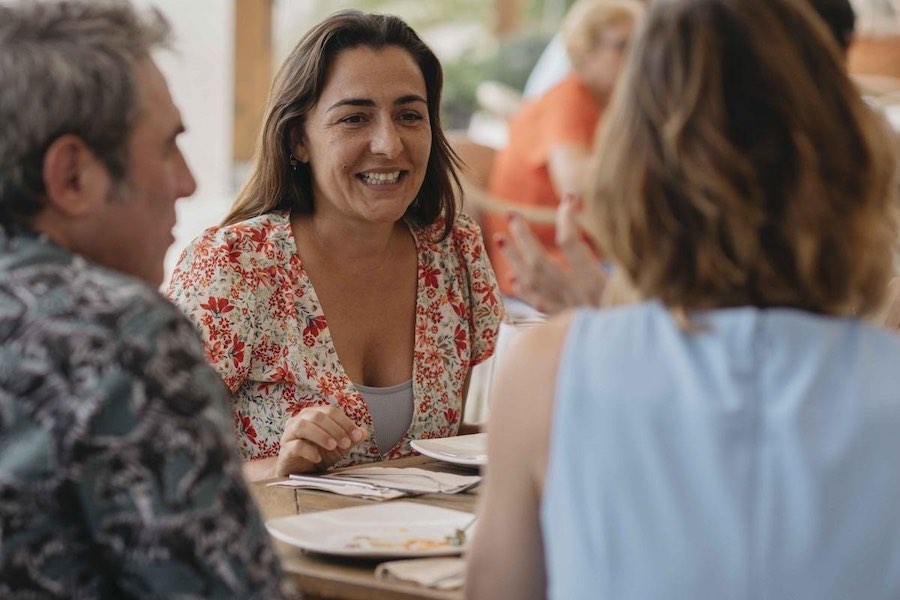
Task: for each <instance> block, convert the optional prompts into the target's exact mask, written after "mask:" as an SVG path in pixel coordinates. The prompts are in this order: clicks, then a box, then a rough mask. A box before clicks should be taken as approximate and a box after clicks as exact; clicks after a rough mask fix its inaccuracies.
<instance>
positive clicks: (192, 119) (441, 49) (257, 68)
mask: <svg viewBox="0 0 900 600" xmlns="http://www.w3.org/2000/svg"><path fill="white" fill-rule="evenodd" d="M0 1H5V0H0ZM135 1H136V2H137V3H138V4H142V5H145V6H155V7H157V8H158V9H159V10H161V11H162V12H163V13H164V14H165V15H166V16H167V17H168V18H169V20H170V21H171V22H172V25H173V27H174V29H175V34H176V45H175V48H174V52H164V53H162V54H160V55H159V56H158V57H157V59H158V62H159V64H160V67H161V68H162V69H163V71H164V72H165V73H166V75H167V76H168V78H169V83H170V86H171V88H172V94H173V96H174V98H175V101H176V103H177V104H178V105H179V107H180V108H181V110H182V113H183V115H184V119H185V123H186V124H187V127H188V133H187V135H186V136H185V137H184V141H183V144H182V147H183V149H184V151H185V154H186V156H187V158H188V160H189V162H190V165H191V167H192V168H193V170H194V173H195V176H196V178H197V182H198V190H197V193H196V195H195V196H194V197H192V198H190V199H187V200H185V201H182V202H181V203H180V206H179V225H178V228H177V229H176V242H175V244H174V245H173V246H172V249H171V250H170V252H169V255H168V257H167V260H166V264H167V272H171V268H172V267H173V265H174V263H175V262H176V260H177V257H178V255H179V254H180V252H181V250H182V249H183V248H184V246H185V245H186V244H187V243H188V242H190V241H191V240H192V239H193V238H194V237H196V236H197V235H198V234H199V233H200V232H202V231H203V229H205V228H206V227H209V226H210V225H214V224H216V223H217V222H219V220H220V219H221V218H222V217H223V216H224V214H225V212H226V211H227V209H228V207H229V205H230V204H231V202H232V200H233V199H234V197H235V194H236V192H237V190H238V188H239V187H240V185H241V184H242V182H243V180H244V178H245V177H246V174H247V168H248V164H249V161H250V159H251V158H252V155H253V151H254V148H255V144H256V138H257V135H258V132H259V128H260V124H261V120H262V112H263V107H264V105H265V101H266V97H267V95H268V91H269V86H270V82H271V79H272V76H273V74H274V73H275V71H276V69H277V68H278V66H279V65H280V63H281V61H282V60H283V59H284V57H285V56H286V55H287V54H288V53H289V52H290V50H291V49H292V48H293V46H294V45H295V44H296V43H297V41H298V40H299V39H300V37H301V36H302V35H303V34H304V33H305V32H306V31H307V29H309V28H310V27H311V26H312V25H313V24H314V23H316V22H318V21H320V20H321V19H322V18H324V17H325V16H327V15H328V14H330V13H332V12H334V11H335V10H338V9H341V8H359V9H361V10H366V11H371V12H384V13H392V14H396V15H399V16H400V17H402V18H404V19H405V20H406V21H407V22H408V23H409V24H410V25H412V26H413V28H415V29H416V31H418V32H419V34H420V35H421V36H422V37H423V38H424V39H425V41H426V42H427V43H428V44H429V45H431V46H432V48H433V49H434V51H435V53H436V54H437V55H438V57H439V58H440V59H441V61H442V63H443V65H444V72H445V87H444V96H443V105H442V120H443V124H444V128H445V129H447V130H457V131H460V132H464V134H465V136H466V138H467V139H470V140H473V141H475V142H477V143H478V144H481V145H485V146H488V147H493V148H499V147H501V146H503V145H504V143H505V139H506V138H505V135H506V129H505V127H506V118H507V117H508V116H509V115H510V114H511V113H512V112H513V111H515V109H516V108H517V107H518V105H519V102H520V101H521V98H522V93H523V90H524V89H525V83H526V81H527V79H528V77H529V74H530V73H531V72H532V69H533V68H534V65H535V63H536V62H537V60H538V58H539V57H540V55H541V53H542V51H543V50H544V48H545V46H546V45H547V43H548V42H549V40H550V39H551V38H552V36H553V34H554V32H555V31H556V30H557V29H558V27H559V24H560V23H561V21H562V19H563V17H564V15H565V13H566V11H567V10H568V9H569V7H570V6H571V5H572V4H573V3H574V0H191V1H190V2H185V1H184V0H135ZM852 3H853V5H854V8H855V9H856V12H857V17H858V18H857V38H856V41H855V42H854V44H853V46H852V47H851V51H850V57H849V66H850V70H851V72H853V73H854V75H856V76H857V77H858V80H860V79H859V78H860V77H861V78H864V80H865V86H864V87H865V88H867V89H868V90H869V93H870V94H872V95H873V97H874V95H877V94H881V96H880V97H881V98H883V99H886V100H885V101H883V102H881V105H882V106H884V107H887V111H886V116H887V117H888V118H889V119H890V120H891V121H893V122H894V126H895V127H897V128H898V129H900V91H897V90H898V87H897V82H898V81H900V0H852ZM560 68H565V66H562V67H560V66H558V65H557V66H551V67H549V69H542V70H543V71H544V72H545V73H546V72H547V71H552V70H553V69H556V70H559V69H560ZM885 75H888V77H885ZM890 110H893V111H894V112H893V113H892V112H890Z"/></svg>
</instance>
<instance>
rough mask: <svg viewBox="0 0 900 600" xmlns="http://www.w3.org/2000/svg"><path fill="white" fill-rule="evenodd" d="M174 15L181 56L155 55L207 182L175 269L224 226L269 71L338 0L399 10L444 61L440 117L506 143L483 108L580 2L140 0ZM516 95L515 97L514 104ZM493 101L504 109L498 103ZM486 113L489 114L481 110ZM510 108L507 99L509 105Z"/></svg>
mask: <svg viewBox="0 0 900 600" xmlns="http://www.w3.org/2000/svg"><path fill="white" fill-rule="evenodd" d="M137 2H138V3H139V4H143V5H146V6H155V7H157V8H158V9H159V10H161V11H162V12H163V13H164V14H165V15H166V16H167V17H168V19H169V20H170V21H171V23H172V25H173V27H174V29H175V35H176V45H175V48H174V51H173V52H163V53H161V54H160V55H159V56H157V60H158V62H159V64H160V67H161V68H162V69H163V71H164V72H165V73H166V75H167V76H168V78H169V84H170V87H171V89H172V95H173V97H174V98H175V101H176V103H177V104H178V106H179V107H180V108H181V111H182V114H183V116H184V120H185V123H186V124H187V127H188V132H187V134H186V135H185V136H184V141H183V144H182V147H183V150H184V152H185V154H186V155H187V158H188V161H189V162H190V165H191V167H192V169H193V170H194V174H195V176H196V178H197V182H198V190H197V193H196V194H195V195H194V196H193V197H192V198H189V199H187V200H184V201H182V202H181V203H180V206H179V225H178V228H177V230H176V242H175V244H174V245H173V246H172V249H171V250H170V252H169V256H168V257H167V260H166V263H167V269H168V270H167V272H171V268H172V267H173V265H174V263H175V262H176V261H177V258H178V255H179V254H180V252H181V250H182V249H183V248H184V246H185V245H186V244H187V243H188V242H190V241H191V240H192V239H193V238H194V237H196V236H197V235H198V234H199V233H200V232H202V231H203V229H205V228H206V227H209V226H210V225H214V224H216V223H217V222H218V221H219V220H220V219H221V218H222V216H224V214H225V212H226V211H227V209H228V206H229V205H230V204H231V202H232V200H233V198H234V196H235V194H236V192H237V189H238V188H239V187H240V185H241V183H242V182H243V179H244V177H245V176H246V173H247V167H248V164H249V161H250V159H251V157H252V155H253V150H254V148H255V144H256V138H257V134H258V132H259V128H260V124H261V121H262V111H263V107H264V104H265V101H266V96H267V94H268V91H269V85H270V82H271V79H272V77H273V75H274V73H275V71H276V70H277V68H278V66H279V65H280V64H281V61H282V60H283V59H284V57H285V56H287V54H288V53H289V52H290V50H291V49H292V48H293V46H294V45H295V44H296V43H297V41H298V40H299V39H300V37H301V36H302V35H303V34H304V33H305V32H306V31H307V29H309V28H310V27H311V26H312V25H313V24H314V23H316V22H318V21H320V20H321V19H322V18H324V17H325V16H327V15H329V14H331V13H332V12H334V11H336V10H339V9H341V8H358V9H361V10H365V11H371V12H384V13H391V14H396V15H399V16H400V17H402V18H403V19H405V20H406V21H407V22H408V23H409V24H410V25H412V27H413V28H414V29H416V31H417V32H418V33H419V34H420V35H421V36H422V37H423V39H424V40H425V41H426V42H427V43H428V44H429V45H431V47H432V48H433V49H434V51H435V53H436V54H437V55H438V57H439V58H440V59H441V61H442V63H443V65H444V69H445V87H444V96H443V98H444V99H443V110H442V120H443V124H444V127H445V128H446V129H459V130H467V129H469V128H470V125H471V123H472V121H473V115H474V119H475V122H476V126H475V127H474V128H473V129H474V131H475V134H476V136H477V135H480V136H481V137H482V141H483V142H484V143H487V144H490V145H495V146H499V145H502V143H503V141H504V138H503V136H504V129H503V127H504V123H503V121H502V118H501V119H499V120H498V119H497V116H496V110H487V111H485V110H483V107H480V106H479V100H478V89H479V85H480V84H482V83H483V82H485V81H490V82H498V83H499V84H500V85H499V86H498V87H494V88H491V86H490V85H489V86H488V88H487V91H486V92H485V90H484V89H482V94H481V95H482V97H484V98H486V101H487V102H488V103H489V104H498V103H500V104H502V103H503V102H504V100H505V96H504V93H505V92H506V91H507V87H506V86H508V89H510V90H514V91H516V90H517V91H518V92H521V90H522V89H523V87H524V84H525V81H526V79H527V78H528V75H529V73H530V72H531V69H532V68H533V66H534V64H535V62H536V61H537V59H538V57H539V56H540V54H541V52H542V51H543V49H544V47H545V46H546V44H547V42H548V41H549V40H550V38H551V37H552V36H553V33H554V32H555V31H556V29H557V27H558V26H559V23H560V22H561V20H562V18H563V16H564V15H565V13H566V11H567V10H568V8H569V6H571V4H572V3H573V2H574V0H192V1H191V2H184V1H183V0H137ZM515 99H516V98H515V94H513V96H512V101H513V102H515ZM493 108H496V107H493ZM480 109H481V110H480ZM500 111H501V112H502V106H501V107H500Z"/></svg>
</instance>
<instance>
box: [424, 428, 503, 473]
mask: <svg viewBox="0 0 900 600" xmlns="http://www.w3.org/2000/svg"><path fill="white" fill-rule="evenodd" d="M410 445H411V446H412V447H413V449H415V450H416V451H417V452H419V453H421V454H424V455H425V456H428V457H430V458H435V459H437V460H443V461H444V462H448V463H453V464H455V465H464V466H467V467H481V466H484V465H486V464H487V434H486V433H473V434H471V435H457V436H455V437H448V438H432V439H429V440H413V441H412V442H410Z"/></svg>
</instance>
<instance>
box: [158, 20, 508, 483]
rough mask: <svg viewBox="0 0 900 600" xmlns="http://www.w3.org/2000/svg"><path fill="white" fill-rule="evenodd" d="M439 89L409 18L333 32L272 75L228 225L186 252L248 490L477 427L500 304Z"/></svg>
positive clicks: (192, 304) (359, 23)
mask: <svg viewBox="0 0 900 600" xmlns="http://www.w3.org/2000/svg"><path fill="white" fill-rule="evenodd" d="M442 77H443V76H442V70H441V66H440V63H439V62H438V59H437V58H436V57H435V55H434V54H433V53H432V51H431V50H430V49H429V48H428V46H427V45H425V43H424V42H422V40H421V39H420V38H419V37H418V35H417V34H416V33H415V32H414V31H413V30H412V29H411V28H410V27H409V26H408V25H406V23H404V22H403V21H402V20H401V19H399V18H397V17H393V16H387V15H374V14H366V13H362V12H359V11H342V12H338V13H335V14H334V15H332V16H331V17H329V18H327V19H326V20H325V21H323V22H322V23H320V24H319V25H317V26H316V27H314V28H313V29H312V30H311V31H310V32H309V33H307V34H306V35H305V36H304V37H303V39H301V40H300V42H299V44H298V45H297V47H296V48H295V49H294V50H293V52H292V53H291V54H290V56H289V57H288V58H287V60H286V61H285V63H284V64H283V66H282V67H281V70H280V71H279V73H278V76H277V77H276V80H275V83H274V87H273V90H272V93H271V96H270V102H269V107H268V111H267V112H268V114H267V117H266V121H265V125H264V129H263V134H262V137H261V146H260V147H259V149H258V154H257V157H256V159H255V165H254V167H253V171H252V173H251V175H250V179H249V181H248V183H247V184H246V186H245V187H244V189H243V190H242V192H241V194H240V196H239V197H238V199H237V201H236V203H235V205H234V207H233V208H232V210H231V213H230V214H229V215H228V216H227V217H226V218H225V221H224V223H223V225H222V226H221V227H213V228H211V229H210V230H208V231H207V232H206V233H204V234H203V235H202V236H201V237H200V238H198V239H197V240H195V241H194V242H193V243H192V244H191V245H190V246H189V247H188V248H187V249H186V250H185V252H184V254H183V255H182V257H181V260H180V262H179V265H178V267H177V269H176V271H175V274H174V275H173V277H172V281H171V284H170V287H169V291H168V294H169V296H170V297H171V298H172V300H173V301H174V302H176V303H177V304H178V305H179V306H180V307H181V308H182V309H183V310H184V312H185V313H186V314H187V315H188V316H189V317H190V318H191V320H193V321H194V323H195V324H196V325H197V326H198V327H199V328H200V329H201V331H202V333H203V337H204V340H205V342H206V356H207V358H208V360H209V361H210V362H211V363H212V364H213V365H214V366H215V368H216V370H217V371H218V372H219V374H220V375H221V376H222V378H223V379H224V380H225V383H226V384H227V385H228V387H229V389H230V390H231V393H232V409H233V415H234V423H235V429H236V434H237V437H238V443H239V446H240V449H241V452H242V453H243V455H244V458H245V459H246V460H247V463H246V474H247V475H248V477H250V478H253V479H256V478H266V477H274V476H283V475H286V474H289V473H296V472H306V471H312V470H321V469H325V468H329V467H332V466H346V465H351V464H358V463H365V462H373V461H379V460H382V459H392V458H400V457H403V456H408V455H410V454H412V452H413V450H412V449H411V447H410V441H411V440H415V439H420V438H435V437H447V436H452V435H456V434H458V433H466V432H473V431H475V430H476V429H475V428H474V427H471V426H468V425H467V424H463V423H462V416H463V412H464V408H465V398H466V392H467V388H468V385H469V378H470V374H471V370H472V367H474V366H475V365H477V364H478V363H480V362H481V361H483V360H485V359H486V358H488V357H490V356H491V354H492V353H493V351H494V345H495V342H496V337H497V330H498V328H499V324H500V319H501V317H502V310H503V309H502V304H501V299H500V294H499V291H498V289H497V284H496V281H495V278H494V273H493V271H492V270H491V266H490V264H489V263H488V260H487V257H486V255H485V253H484V249H483V243H482V239H481V233H480V231H479V229H478V226H477V225H476V224H475V223H474V222H473V221H472V220H471V219H469V218H468V217H466V216H465V215H461V214H459V212H458V206H457V197H456V193H457V188H458V180H457V175H456V168H457V167H456V163H457V160H456V158H455V156H454V155H453V153H452V151H451V150H450V148H449V146H448V144H447V141H446V139H445V137H444V134H443V131H442V129H441V125H440V119H439V112H440V98H441V86H442ZM454 184H455V185H454Z"/></svg>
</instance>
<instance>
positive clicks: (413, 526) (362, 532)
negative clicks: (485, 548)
mask: <svg viewBox="0 0 900 600" xmlns="http://www.w3.org/2000/svg"><path fill="white" fill-rule="evenodd" d="M474 518H475V515H473V514H472V513H467V512H462V511H459V510H450V509H449V508H439V507H437V506H429V505H427V504H419V503H416V502H387V503H385V504H376V505H371V506H353V507H351V508H338V509H335V510H323V511H321V512H313V513H307V514H302V515H291V516H289V517H279V518H277V519H270V520H269V521H266V528H267V529H268V530H269V533H270V534H272V536H273V537H275V538H277V539H279V540H281V541H283V542H286V543H288V544H291V545H294V546H299V547H300V548H303V549H304V550H307V551H309V552H319V553H322V554H337V555H341V556H357V557H369V558H391V557H400V558H402V557H415V556H444V555H450V554H460V553H462V552H463V551H464V550H465V549H466V545H465V544H463V545H462V546H454V545H453V544H450V543H449V542H448V541H447V539H446V538H447V536H452V535H453V534H454V533H455V531H456V530H457V529H463V528H464V527H466V525H468V524H469V523H471V522H472V519H474ZM473 530H474V527H470V528H468V529H467V530H466V539H467V540H468V539H469V538H471V535H472V532H473Z"/></svg>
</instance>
